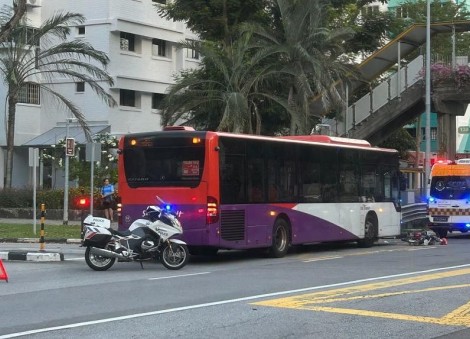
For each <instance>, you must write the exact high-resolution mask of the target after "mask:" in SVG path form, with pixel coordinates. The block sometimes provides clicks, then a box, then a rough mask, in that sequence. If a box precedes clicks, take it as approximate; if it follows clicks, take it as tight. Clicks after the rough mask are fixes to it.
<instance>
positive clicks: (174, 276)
mask: <svg viewBox="0 0 470 339" xmlns="http://www.w3.org/2000/svg"><path fill="white" fill-rule="evenodd" d="M209 273H211V272H200V273H191V274H181V275H169V276H166V277H159V278H149V280H161V279H171V278H184V277H192V276H194V275H201V274H209Z"/></svg>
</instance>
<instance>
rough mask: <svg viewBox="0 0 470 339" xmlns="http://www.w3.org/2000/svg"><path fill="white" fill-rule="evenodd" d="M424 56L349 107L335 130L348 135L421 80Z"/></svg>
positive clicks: (404, 67)
mask: <svg viewBox="0 0 470 339" xmlns="http://www.w3.org/2000/svg"><path fill="white" fill-rule="evenodd" d="M423 60H424V59H423V56H422V55H420V56H418V57H417V58H416V59H414V60H413V61H411V62H410V63H408V64H407V65H405V66H403V67H402V68H401V69H400V72H395V73H394V74H392V75H391V76H390V77H388V78H387V79H386V80H385V81H383V82H382V83H380V84H379V85H378V86H377V87H375V88H373V89H371V91H370V92H369V93H368V94H366V95H365V96H363V97H362V98H361V99H359V100H358V101H356V102H355V103H354V104H352V105H351V106H349V107H348V110H347V112H346V116H345V119H344V121H337V122H336V126H335V128H333V130H336V131H338V133H340V134H343V135H347V133H348V131H349V130H350V129H352V128H354V127H355V126H356V125H357V124H359V123H361V122H362V121H363V120H365V119H367V117H369V116H370V115H371V114H374V112H376V111H377V110H379V109H380V108H381V107H383V106H385V105H386V104H387V103H388V102H390V101H391V100H393V99H395V98H398V97H399V96H400V95H401V93H403V92H404V91H406V89H408V87H410V86H412V85H414V84H415V83H416V82H418V81H420V80H421V79H422V77H421V76H420V74H419V73H420V71H421V70H422V69H423V62H424V61H423Z"/></svg>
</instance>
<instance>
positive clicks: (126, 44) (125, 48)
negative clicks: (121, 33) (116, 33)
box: [121, 38, 129, 51]
mask: <svg viewBox="0 0 470 339" xmlns="http://www.w3.org/2000/svg"><path fill="white" fill-rule="evenodd" d="M128 50H129V40H127V39H124V38H121V51H128Z"/></svg>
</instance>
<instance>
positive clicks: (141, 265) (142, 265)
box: [140, 260, 144, 269]
mask: <svg viewBox="0 0 470 339" xmlns="http://www.w3.org/2000/svg"><path fill="white" fill-rule="evenodd" d="M140 267H142V269H144V264H142V260H141V261H140Z"/></svg>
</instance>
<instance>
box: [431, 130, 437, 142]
mask: <svg viewBox="0 0 470 339" xmlns="http://www.w3.org/2000/svg"><path fill="white" fill-rule="evenodd" d="M431 140H437V128H436V127H431Z"/></svg>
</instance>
